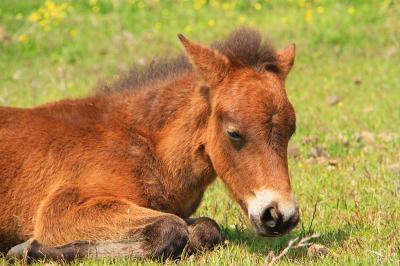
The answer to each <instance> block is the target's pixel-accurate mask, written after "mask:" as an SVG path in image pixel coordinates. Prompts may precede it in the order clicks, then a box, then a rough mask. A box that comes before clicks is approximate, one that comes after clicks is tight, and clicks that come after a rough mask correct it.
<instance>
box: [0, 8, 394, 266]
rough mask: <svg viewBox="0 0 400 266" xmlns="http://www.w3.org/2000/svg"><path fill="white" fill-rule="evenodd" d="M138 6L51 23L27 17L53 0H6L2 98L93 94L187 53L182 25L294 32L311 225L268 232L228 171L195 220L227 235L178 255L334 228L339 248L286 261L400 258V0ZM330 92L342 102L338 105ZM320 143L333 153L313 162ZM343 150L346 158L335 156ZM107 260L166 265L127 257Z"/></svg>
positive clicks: (213, 30) (297, 186)
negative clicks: (258, 227)
mask: <svg viewBox="0 0 400 266" xmlns="http://www.w3.org/2000/svg"><path fill="white" fill-rule="evenodd" d="M132 2H133V3H132V4H130V3H129V2H125V1H117V0H114V1H100V0H98V1H97V3H96V4H93V2H92V4H91V3H90V1H83V0H80V1H71V2H68V3H69V6H70V7H72V9H68V10H67V13H66V16H65V17H64V18H63V19H61V20H60V21H59V22H57V23H51V28H50V29H49V31H47V32H46V31H45V29H44V28H42V27H41V26H40V25H38V24H37V23H35V22H32V21H30V20H29V19H28V17H29V16H30V14H31V13H32V12H33V11H34V10H37V9H38V8H39V7H41V6H43V2H42V1H28V0H26V1H14V0H2V1H1V2H0V104H1V105H9V106H18V107H30V106H34V105H38V104H41V103H45V102H49V101H54V100H58V99H62V98H66V97H83V96H85V95H89V94H90V92H91V90H92V89H93V87H94V86H95V85H96V83H97V82H99V81H101V80H107V81H109V80H112V79H113V78H115V76H116V75H118V73H119V72H120V71H121V70H125V69H127V68H128V67H129V66H130V65H132V64H138V65H140V64H144V63H146V62H149V61H150V60H151V59H152V58H154V57H157V56H164V55H170V54H177V53H179V52H180V49H179V45H178V41H177V38H176V33H178V32H183V33H185V34H186V35H187V36H188V37H190V38H192V39H195V40H198V41H203V42H206V43H207V42H211V41H212V40H215V39H218V38H219V37H220V36H221V35H222V36H223V35H225V34H227V33H228V32H229V31H230V30H232V29H233V28H235V27H237V26H238V25H253V26H256V27H257V28H258V29H260V30H261V31H262V32H265V33H268V34H269V36H270V37H271V38H272V39H274V40H275V42H276V46H277V47H283V46H285V45H286V44H288V43H289V42H296V44H297V47H298V50H297V53H298V55H297V60H296V65H295V68H294V70H293V71H292V73H291V74H290V77H289V80H288V82H287V90H288V94H289V97H290V99H291V101H292V103H293V104H294V106H295V109H296V112H297V118H298V131H297V133H296V135H295V136H294V138H293V139H292V141H291V143H292V144H293V145H294V146H296V147H297V148H298V149H299V151H300V152H299V155H298V156H296V158H294V157H290V160H289V164H290V173H291V180H292V184H293V188H294V191H295V194H296V197H297V199H298V201H299V204H300V206H301V213H302V223H301V225H300V226H298V228H297V229H295V230H294V231H293V232H291V233H290V234H289V235H288V236H285V237H282V238H276V239H269V238H260V237H256V236H255V235H254V234H253V233H252V232H251V231H250V230H249V229H247V224H246V223H247V222H246V215H244V214H242V213H241V211H240V209H239V208H238V206H237V205H236V203H234V202H233V201H232V200H231V199H229V197H228V195H227V193H226V191H225V188H224V187H223V185H222V184H221V182H219V181H218V182H216V183H215V184H214V185H213V186H212V187H211V188H210V189H209V191H208V192H207V193H206V196H205V199H204V201H203V203H202V205H201V207H200V209H199V210H198V212H197V213H196V216H199V215H207V216H210V217H212V218H214V219H215V220H216V221H217V222H218V223H219V224H221V225H222V227H223V232H224V236H225V238H226V242H225V244H224V245H222V246H221V247H218V248H217V249H216V250H215V251H212V252H209V253H205V254H198V255H195V256H192V257H189V258H184V259H183V260H181V261H177V262H170V263H171V264H174V263H177V264H181V265H199V264H210V265H215V264H221V265H237V264H244V265H259V264H262V263H263V262H264V260H265V257H266V256H267V254H268V253H269V251H270V250H273V251H274V252H275V253H278V252H279V251H281V250H282V249H283V248H284V247H285V246H286V245H287V242H288V240H289V239H292V238H294V237H296V236H299V235H301V234H304V233H310V232H317V233H319V234H321V237H320V238H319V239H317V240H316V242H317V243H320V244H323V245H325V246H326V247H327V248H328V250H329V251H328V254H327V256H325V257H324V258H320V257H309V256H307V251H306V250H304V249H298V250H292V251H290V252H289V253H288V255H287V256H285V257H284V258H283V259H281V260H280V261H279V262H280V263H281V264H282V265H288V264H292V263H295V264H307V265H308V264H312V265H325V264H328V265H360V264H362V265H376V264H389V265H399V264H400V262H399V261H400V248H399V247H400V234H399V230H400V165H399V161H400V123H399V121H400V20H399V17H400V4H399V2H398V1H394V0H393V1H390V0H389V1H387V0H386V1H361V0H359V1H333V0H325V1H322V0H321V1H317V0H315V1H294V0H293V1H260V2H256V1H250V2H248V1H244V0H243V1H234V3H235V5H233V6H232V5H226V4H225V5H223V3H220V4H219V6H215V4H214V3H215V2H219V1H207V4H205V5H204V6H201V5H200V4H201V3H202V1H195V2H191V1H183V2H180V3H178V1H155V0H153V1H151V0H148V1H132ZM57 3H60V2H59V1H57ZM196 3H197V4H196ZM199 3H200V4H199ZM256 3H260V4H261V10H257V8H259V7H260V6H258V5H256ZM319 7H323V12H322V13H321V14H320V13H318V11H320V12H321V10H322V8H319ZM310 14H312V15H311V16H312V19H311V20H309V21H308V20H307V18H310ZM213 23H214V24H215V25H213ZM56 24H57V25H56ZM210 25H211V26H210ZM357 81H358V82H357ZM330 96H338V97H340V98H341V101H340V102H339V103H338V104H337V105H333V106H331V105H329V104H328V102H327V101H328V100H327V99H328V98H329V97H330ZM360 136H361V137H360ZM344 139H347V141H346V140H344ZM316 146H319V147H321V148H323V149H324V150H325V151H326V152H327V153H328V154H329V157H330V158H329V159H326V158H317V159H312V158H310V152H311V150H312V149H313V148H315V147H316ZM333 159H334V160H336V161H337V165H336V166H332V165H329V160H333ZM314 206H316V209H315V215H314V218H313V213H314ZM97 263H99V261H84V264H89V265H91V264H97ZM103 263H112V264H117V265H118V264H119V265H124V264H128V263H130V264H140V265H142V264H143V265H154V264H156V262H151V261H142V260H133V261H130V260H127V259H119V260H108V261H103ZM0 264H5V261H4V260H1V259H0ZM76 264H79V262H76Z"/></svg>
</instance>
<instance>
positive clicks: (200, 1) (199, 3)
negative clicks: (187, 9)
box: [194, 0, 206, 10]
mask: <svg viewBox="0 0 400 266" xmlns="http://www.w3.org/2000/svg"><path fill="white" fill-rule="evenodd" d="M205 4H206V0H195V1H194V9H196V10H200V9H202V8H203V6H204V5H205Z"/></svg>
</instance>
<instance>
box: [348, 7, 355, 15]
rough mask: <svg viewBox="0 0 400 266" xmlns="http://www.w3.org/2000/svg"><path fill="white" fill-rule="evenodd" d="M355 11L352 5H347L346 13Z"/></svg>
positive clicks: (350, 13) (351, 13)
mask: <svg viewBox="0 0 400 266" xmlns="http://www.w3.org/2000/svg"><path fill="white" fill-rule="evenodd" d="M355 12H356V10H355V9H354V7H352V6H349V8H347V13H349V15H353V14H354V13H355Z"/></svg>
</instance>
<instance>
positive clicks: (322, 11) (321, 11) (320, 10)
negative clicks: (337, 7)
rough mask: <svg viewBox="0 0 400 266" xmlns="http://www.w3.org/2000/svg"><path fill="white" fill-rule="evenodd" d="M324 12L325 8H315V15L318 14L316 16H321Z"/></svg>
mask: <svg viewBox="0 0 400 266" xmlns="http://www.w3.org/2000/svg"><path fill="white" fill-rule="evenodd" d="M324 12H325V8H324V7H323V6H319V7H317V13H318V14H322V13H324Z"/></svg>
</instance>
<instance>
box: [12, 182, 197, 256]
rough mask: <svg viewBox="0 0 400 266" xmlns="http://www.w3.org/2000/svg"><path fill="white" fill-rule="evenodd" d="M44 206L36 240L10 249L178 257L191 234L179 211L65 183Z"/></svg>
mask: <svg viewBox="0 0 400 266" xmlns="http://www.w3.org/2000/svg"><path fill="white" fill-rule="evenodd" d="M39 209H40V212H39V213H38V215H37V219H36V223H35V230H34V235H33V239H35V241H30V242H26V243H25V244H22V245H18V246H16V247H14V248H13V249H12V250H11V251H10V253H9V255H11V256H17V257H24V256H25V257H30V258H45V257H48V258H51V259H57V260H60V259H62V260H71V259H73V258H75V257H92V258H98V257H121V256H133V257H142V258H166V257H174V258H175V257H179V256H180V255H181V253H182V251H183V250H184V248H185V246H186V245H187V243H188V240H189V230H188V226H187V224H186V222H185V221H184V220H183V219H181V218H179V217H178V216H176V215H172V214H168V213H163V212H159V211H155V210H152V209H148V208H143V207H140V206H137V205H136V204H134V203H132V202H130V201H128V200H125V199H120V198H118V197H109V196H108V197H87V195H85V193H84V192H83V190H82V189H80V188H76V187H69V188H63V189H59V190H58V191H56V192H55V193H53V194H52V195H50V196H49V197H48V198H47V199H46V201H45V202H43V203H42V205H41V207H40V208H39ZM82 240H83V241H82ZM68 243H69V244H68Z"/></svg>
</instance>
